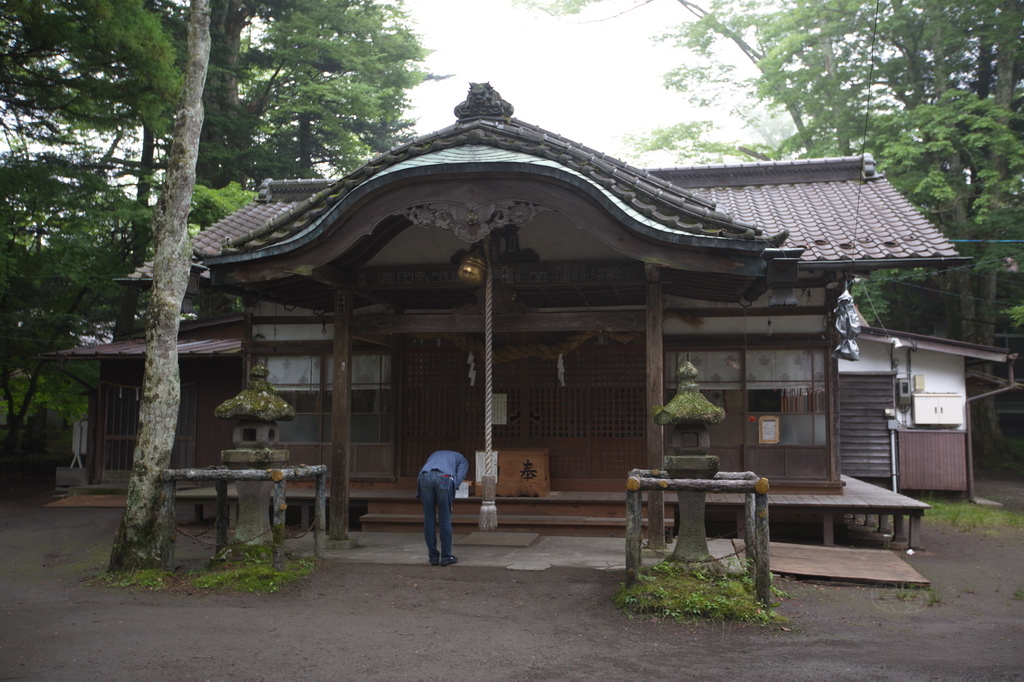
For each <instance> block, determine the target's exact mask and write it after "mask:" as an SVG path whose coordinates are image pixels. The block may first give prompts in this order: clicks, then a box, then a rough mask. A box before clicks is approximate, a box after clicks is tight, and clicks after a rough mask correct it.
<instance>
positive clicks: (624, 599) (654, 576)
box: [613, 561, 782, 625]
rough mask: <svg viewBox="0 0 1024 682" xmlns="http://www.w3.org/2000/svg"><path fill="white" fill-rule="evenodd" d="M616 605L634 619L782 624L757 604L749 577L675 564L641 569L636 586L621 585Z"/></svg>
mask: <svg viewBox="0 0 1024 682" xmlns="http://www.w3.org/2000/svg"><path fill="white" fill-rule="evenodd" d="M613 601H614V603H615V605H616V607H618V608H619V609H621V610H622V611H623V612H625V613H626V614H628V615H630V616H648V617H653V618H665V619H670V620H674V621H677V622H687V621H697V620H706V621H712V622H724V621H730V622H743V623H755V624H758V625H768V624H770V623H774V622H778V621H779V620H782V618H781V617H780V616H778V615H776V614H775V613H774V612H773V611H772V610H771V609H770V608H765V607H764V606H762V605H761V604H760V603H759V602H758V601H757V599H756V598H755V597H754V585H753V582H752V581H751V580H750V579H749V578H748V577H746V576H745V575H744V576H736V575H720V574H715V573H710V572H709V573H702V572H694V571H692V570H690V569H688V568H687V567H685V566H683V565H681V564H680V563H678V562H672V561H663V562H661V563H659V564H657V565H655V566H652V567H650V568H644V569H641V570H640V572H639V574H638V575H637V579H636V581H635V582H634V583H633V584H632V585H629V586H627V585H620V587H619V589H618V591H617V592H616V593H615V596H614V597H613Z"/></svg>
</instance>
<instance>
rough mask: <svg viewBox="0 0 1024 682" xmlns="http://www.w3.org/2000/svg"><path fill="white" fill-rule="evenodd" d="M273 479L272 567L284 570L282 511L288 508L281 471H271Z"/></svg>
mask: <svg viewBox="0 0 1024 682" xmlns="http://www.w3.org/2000/svg"><path fill="white" fill-rule="evenodd" d="M270 477H271V480H273V481H274V525H273V527H272V528H271V531H270V533H271V542H272V550H273V556H274V569H275V570H278V571H283V570H284V535H285V528H284V513H285V511H286V510H287V509H288V503H287V502H286V501H285V480H286V479H285V477H284V474H283V473H282V472H281V471H274V472H272V473H271V476H270Z"/></svg>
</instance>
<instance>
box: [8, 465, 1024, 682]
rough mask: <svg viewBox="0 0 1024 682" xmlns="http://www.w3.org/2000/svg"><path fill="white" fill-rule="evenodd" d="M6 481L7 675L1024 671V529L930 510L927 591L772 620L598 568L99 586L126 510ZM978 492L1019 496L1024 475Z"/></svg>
mask: <svg viewBox="0 0 1024 682" xmlns="http://www.w3.org/2000/svg"><path fill="white" fill-rule="evenodd" d="M3 483H4V482H3V481H0V491H2V497H0V570H2V572H3V573H2V574H3V575H4V576H5V578H4V579H3V581H2V582H0V680H75V681H76V682H78V681H80V680H110V681H117V680H147V681H160V680H168V681H171V680H173V681H183V680H297V679H302V680H310V681H316V680H347V679H359V680H622V679H627V678H635V677H643V678H652V679H673V680H679V679H692V680H737V679H740V680H746V679H757V680H765V679H778V680H797V681H799V680H815V681H820V680H829V682H840V681H843V680H858V681H859V680H900V681H902V682H912V681H915V680H986V681H987V680H1024V668H1022V664H1024V654H1022V653H1021V652H1022V650H1024V649H1022V645H1024V572H1022V570H1021V566H1022V565H1024V531H1002V532H1000V533H998V534H989V533H985V532H981V531H975V532H972V533H969V534H965V533H961V532H958V531H954V530H952V529H950V528H949V527H948V526H944V525H942V524H941V523H939V522H930V521H929V520H928V517H927V515H926V516H925V521H924V542H923V545H924V547H923V548H922V549H920V550H918V551H915V552H914V554H913V555H906V554H905V555H904V557H905V558H906V560H907V561H908V562H909V563H910V564H912V565H913V566H914V567H915V568H916V569H917V570H918V571H920V572H921V573H922V574H923V575H925V576H926V577H927V578H929V579H930V580H931V581H932V587H931V589H929V590H925V591H923V592H920V593H917V594H915V595H913V596H909V597H908V595H907V594H906V593H904V592H901V591H898V590H895V589H893V588H883V587H876V586H870V585H865V586H854V585H837V584H829V583H807V582H795V581H787V580H781V579H778V578H776V581H775V584H776V586H777V587H779V588H780V589H781V590H783V591H784V592H785V593H786V594H787V595H788V596H787V597H786V598H784V599H783V600H782V603H781V605H780V606H779V607H778V611H779V612H780V613H781V614H783V615H784V616H786V617H787V618H788V619H789V620H788V621H787V622H786V623H783V624H781V625H776V626H771V627H765V628H762V627H752V626H732V625H721V624H678V623H674V622H665V621H657V620H650V619H629V618H626V617H625V616H623V615H622V614H621V613H619V612H618V611H616V610H615V608H614V607H613V606H612V604H611V601H610V599H611V596H612V594H613V592H614V590H615V588H616V586H617V585H618V583H619V582H620V581H621V580H622V575H620V574H617V573H614V572H606V571H598V570H593V569H558V568H552V569H548V570H544V571H511V570H507V569H498V568H474V567H469V566H465V565H462V564H460V565H457V566H453V567H450V568H443V569H441V568H432V567H430V566H428V565H426V564H424V565H423V566H389V565H373V564H341V563H337V562H334V563H331V562H325V563H324V564H323V565H322V566H321V567H320V568H318V569H317V571H316V573H315V574H314V575H313V576H312V577H310V578H309V579H307V580H306V581H304V582H303V583H302V584H301V585H300V586H298V587H296V588H294V589H290V590H287V591H285V592H282V593H276V594H271V595H249V594H167V593H156V592H149V591H144V590H122V589H114V588H107V587H99V586H95V585H94V584H91V583H89V582H87V579H88V578H89V577H91V576H94V575H95V574H96V573H97V572H98V571H100V570H102V568H103V567H104V565H105V562H106V560H107V557H108V555H109V552H110V545H111V542H112V540H113V537H114V532H115V530H116V528H117V524H118V522H119V519H120V510H118V509H68V508H45V507H43V504H44V503H45V502H47V501H49V500H50V499H51V497H52V489H50V490H47V489H46V488H45V486H43V487H42V488H40V487H39V486H35V487H33V486H32V485H30V484H26V483H19V482H12V481H10V480H8V481H7V482H6V483H7V484H6V485H2V484H3ZM978 494H979V495H980V496H982V497H986V498H987V499H992V500H997V501H1000V502H1003V503H1004V504H1006V505H1007V506H1008V507H1011V506H1016V505H1018V504H1020V503H1021V502H1024V481H1022V480H1021V479H1015V480H1014V479H1007V478H996V479H995V480H994V481H988V480H985V479H981V478H979V484H978ZM1020 508H1021V509H1024V504H1022V505H1021V506H1020ZM190 551H199V552H202V551H205V549H203V548H195V547H193V548H189V547H182V546H180V545H179V549H178V552H177V554H178V556H184V555H187V554H188V553H189V552H190Z"/></svg>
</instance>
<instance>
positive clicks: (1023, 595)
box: [1013, 587, 1024, 601]
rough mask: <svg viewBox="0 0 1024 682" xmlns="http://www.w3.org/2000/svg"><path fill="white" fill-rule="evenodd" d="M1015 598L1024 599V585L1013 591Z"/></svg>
mask: <svg viewBox="0 0 1024 682" xmlns="http://www.w3.org/2000/svg"><path fill="white" fill-rule="evenodd" d="M1013 598H1014V599H1016V600H1018V601H1024V587H1018V588H1017V591H1016V592H1014V593H1013Z"/></svg>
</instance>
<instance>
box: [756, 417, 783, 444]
mask: <svg viewBox="0 0 1024 682" xmlns="http://www.w3.org/2000/svg"><path fill="white" fill-rule="evenodd" d="M757 442H758V443H778V442H779V418H778V417H776V416H774V415H773V416H768V415H765V416H763V417H761V418H760V419H758V420H757Z"/></svg>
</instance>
